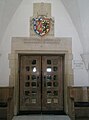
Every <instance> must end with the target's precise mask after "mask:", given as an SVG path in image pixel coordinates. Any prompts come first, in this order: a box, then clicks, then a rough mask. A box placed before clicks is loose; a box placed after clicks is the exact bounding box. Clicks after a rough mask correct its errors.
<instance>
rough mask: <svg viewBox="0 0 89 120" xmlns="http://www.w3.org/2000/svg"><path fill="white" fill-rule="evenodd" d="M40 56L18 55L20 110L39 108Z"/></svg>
mask: <svg viewBox="0 0 89 120" xmlns="http://www.w3.org/2000/svg"><path fill="white" fill-rule="evenodd" d="M40 71H41V57H40V56H30V55H22V56H21V57H20V111H30V110H32V111H33V110H41V81H40V80H41V78H40V76H41V72H40Z"/></svg>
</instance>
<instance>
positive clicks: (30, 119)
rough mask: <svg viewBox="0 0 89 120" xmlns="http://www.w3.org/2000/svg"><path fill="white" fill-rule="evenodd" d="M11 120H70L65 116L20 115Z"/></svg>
mask: <svg viewBox="0 0 89 120" xmlns="http://www.w3.org/2000/svg"><path fill="white" fill-rule="evenodd" d="M13 120H70V118H69V117H68V116H66V115H65V116H63V115H22V116H14V118H13Z"/></svg>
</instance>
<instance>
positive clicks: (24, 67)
mask: <svg viewBox="0 0 89 120" xmlns="http://www.w3.org/2000/svg"><path fill="white" fill-rule="evenodd" d="M19 75H20V76H19V77H20V80H19V85H20V91H19V93H20V99H19V105H20V107H19V109H20V111H41V112H44V111H62V110H63V56H51V55H48V56H47V55H46V56H31V55H20V74H19Z"/></svg>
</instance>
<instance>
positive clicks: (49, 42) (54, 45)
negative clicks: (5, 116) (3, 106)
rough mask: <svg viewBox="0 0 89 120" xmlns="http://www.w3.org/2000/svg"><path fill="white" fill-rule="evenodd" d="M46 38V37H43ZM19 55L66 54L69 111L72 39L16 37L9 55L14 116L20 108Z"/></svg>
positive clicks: (65, 100)
mask: <svg viewBox="0 0 89 120" xmlns="http://www.w3.org/2000/svg"><path fill="white" fill-rule="evenodd" d="M43 38H44V37H43ZM19 54H32V55H34V54H35V55H36V54H42V55H43V54H57V55H58V54H64V55H65V63H64V108H65V112H66V113H67V112H68V111H67V110H68V106H67V105H68V104H67V86H71V85H73V83H74V81H73V71H72V39H71V38H55V37H52V38H50V37H48V38H44V39H42V38H37V37H29V38H26V37H14V38H12V42H11V54H9V66H10V70H11V71H10V78H9V84H10V86H14V90H15V91H14V114H15V115H16V114H17V112H18V106H19V102H18V101H19V72H18V71H19V69H18V68H19V58H18V55H19Z"/></svg>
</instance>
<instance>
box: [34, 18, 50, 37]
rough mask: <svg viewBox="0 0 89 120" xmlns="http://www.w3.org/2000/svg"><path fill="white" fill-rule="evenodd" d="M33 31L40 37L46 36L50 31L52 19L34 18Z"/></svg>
mask: <svg viewBox="0 0 89 120" xmlns="http://www.w3.org/2000/svg"><path fill="white" fill-rule="evenodd" d="M33 29H34V31H35V32H36V33H37V34H38V35H40V36H44V35H46V34H47V33H48V32H49V31H50V18H47V17H45V16H39V17H38V18H33Z"/></svg>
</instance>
